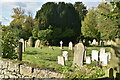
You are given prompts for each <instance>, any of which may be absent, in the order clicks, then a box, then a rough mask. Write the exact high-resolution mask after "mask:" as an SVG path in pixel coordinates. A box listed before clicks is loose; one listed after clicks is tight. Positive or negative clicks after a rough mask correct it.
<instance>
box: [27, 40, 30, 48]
mask: <svg viewBox="0 0 120 80" xmlns="http://www.w3.org/2000/svg"><path fill="white" fill-rule="evenodd" d="M27 45H28V46H29V47H30V39H28V42H27Z"/></svg>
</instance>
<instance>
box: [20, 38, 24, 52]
mask: <svg viewBox="0 0 120 80" xmlns="http://www.w3.org/2000/svg"><path fill="white" fill-rule="evenodd" d="M19 42H22V52H25V41H24V39H20V40H19Z"/></svg>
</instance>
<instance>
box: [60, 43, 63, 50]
mask: <svg viewBox="0 0 120 80" xmlns="http://www.w3.org/2000/svg"><path fill="white" fill-rule="evenodd" d="M62 44H63V42H62V41H60V49H62Z"/></svg>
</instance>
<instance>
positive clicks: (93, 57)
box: [92, 50, 98, 61]
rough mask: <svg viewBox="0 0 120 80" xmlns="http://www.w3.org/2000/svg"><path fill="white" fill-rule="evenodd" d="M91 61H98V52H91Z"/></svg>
mask: <svg viewBox="0 0 120 80" xmlns="http://www.w3.org/2000/svg"><path fill="white" fill-rule="evenodd" d="M92 61H98V51H97V50H92Z"/></svg>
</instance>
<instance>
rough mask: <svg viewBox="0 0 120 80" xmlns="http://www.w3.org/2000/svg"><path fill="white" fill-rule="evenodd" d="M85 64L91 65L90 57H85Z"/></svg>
mask: <svg viewBox="0 0 120 80" xmlns="http://www.w3.org/2000/svg"><path fill="white" fill-rule="evenodd" d="M86 64H91V59H90V56H87V57H86Z"/></svg>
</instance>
